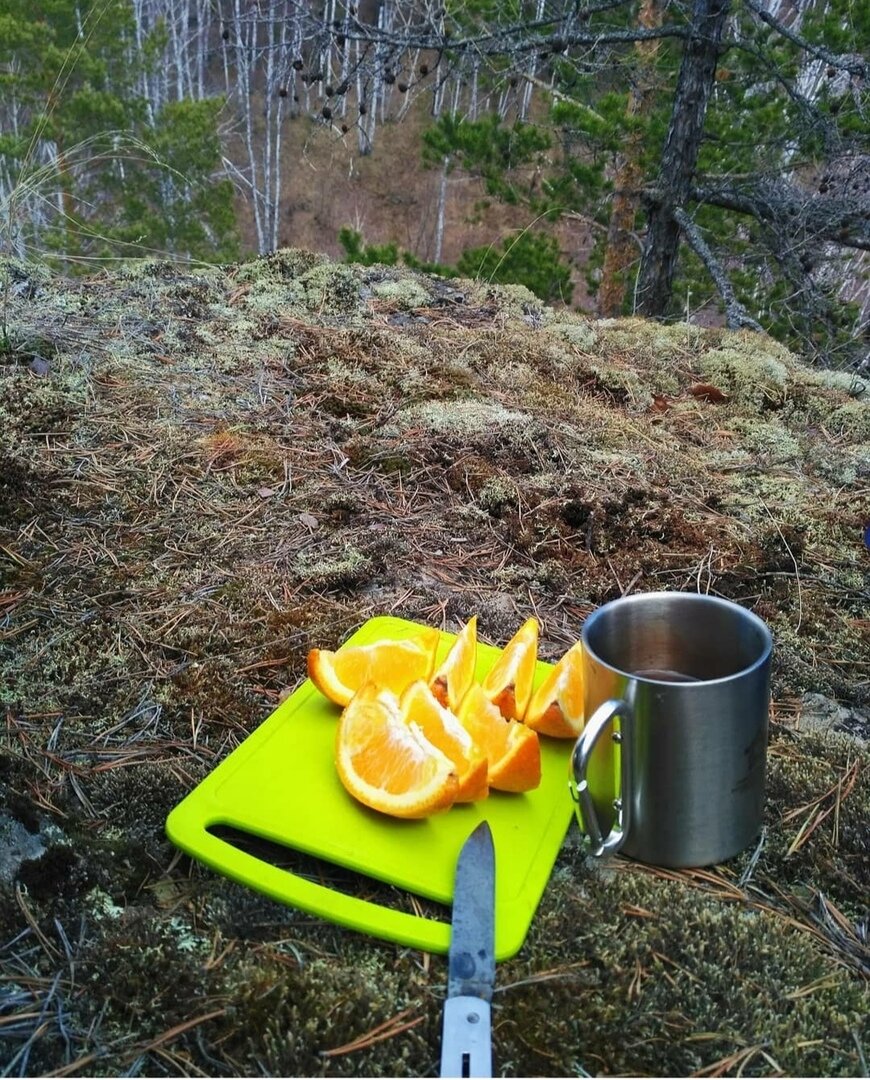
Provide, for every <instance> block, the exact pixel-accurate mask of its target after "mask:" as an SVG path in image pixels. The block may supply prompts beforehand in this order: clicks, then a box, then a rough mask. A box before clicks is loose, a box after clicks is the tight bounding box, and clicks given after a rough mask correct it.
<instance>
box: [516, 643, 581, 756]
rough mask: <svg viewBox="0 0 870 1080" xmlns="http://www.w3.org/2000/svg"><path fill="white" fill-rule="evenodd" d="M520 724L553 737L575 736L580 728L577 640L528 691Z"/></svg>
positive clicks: (578, 648)
mask: <svg viewBox="0 0 870 1080" xmlns="http://www.w3.org/2000/svg"><path fill="white" fill-rule="evenodd" d="M523 723H524V724H525V725H526V727H530V728H531V729H532V731H537V732H539V733H540V734H541V735H552V736H554V737H555V738H557V739H576V738H577V736H578V735H579V734H580V732H581V731H582V730H583V724H584V715H583V651H582V646H581V643H580V642H579V641H578V642H577V644H576V645H572V646H571V648H570V649H569V650H568V651H567V652H566V653H565V655H564V656H563V657H562V659H561V660H560V661H559V663H558V664H556V666H555V667H554V668H553V669H552V671H550V673H549V674H548V675H547V677H546V679H544V681H543V682H542V683H541V685H540V686H539V687H538V689H537V690H536V691H535V692H534V693H533V694H532V699H531V701H530V702H529V707H528V708H527V709H526V712H525V716H524V717H523Z"/></svg>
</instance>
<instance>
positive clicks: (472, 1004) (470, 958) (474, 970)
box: [441, 821, 495, 1077]
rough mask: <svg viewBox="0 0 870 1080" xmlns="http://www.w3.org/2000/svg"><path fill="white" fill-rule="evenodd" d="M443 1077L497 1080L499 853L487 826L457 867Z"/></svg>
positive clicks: (469, 842)
mask: <svg viewBox="0 0 870 1080" xmlns="http://www.w3.org/2000/svg"><path fill="white" fill-rule="evenodd" d="M447 962H448V971H447V1000H446V1001H445V1003H444V1028H443V1033H442V1037H441V1076H450V1077H453V1076H456V1077H464V1076H492V1041H491V1035H490V1008H489V1003H490V1001H491V1000H492V988H493V984H494V983H495V851H494V849H493V845H492V832H491V831H490V828H489V824H488V823H487V822H486V821H482V822H481V823H480V824H479V825H478V826H477V828H476V829H475V830H474V831H473V832H472V833H471V835H470V836H469V837H468V839H467V840H466V841H465V843H464V844H463V845H462V851H460V853H459V860H458V862H457V864H456V883H455V886H454V889H453V916H452V921H451V931H450V950H449V952H448V954H447Z"/></svg>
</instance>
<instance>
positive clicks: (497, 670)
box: [481, 618, 538, 720]
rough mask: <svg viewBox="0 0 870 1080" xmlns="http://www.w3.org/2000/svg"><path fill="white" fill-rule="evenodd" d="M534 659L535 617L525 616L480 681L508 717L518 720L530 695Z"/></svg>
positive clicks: (491, 698)
mask: <svg viewBox="0 0 870 1080" xmlns="http://www.w3.org/2000/svg"><path fill="white" fill-rule="evenodd" d="M537 661H538V620H537V619H535V618H531V619H526V621H525V622H524V623H523V625H522V626H521V627H520V628H519V630H517V632H516V633H515V634H514V636H513V637H512V638H511V639H510V641H509V642H508V643H507V645H505V647H504V649H503V650H502V654H501V656H500V657H499V658H498V660H496V662H495V664H493V666H492V668H491V669H490V670H489V672H488V673H487V675H486V678H485V679H484V680H483V683H482V684H481V685H482V686H483V691H484V693H485V694H486V696H487V697H488V698H489V700H490V701H491V702H492V703H493V704H494V705H497V706H498V708H499V709H500V710H501V712H502V715H503V716H505V717H506V718H507V719H508V720H520V719H522V717H523V714H524V713H525V711H526V709H527V708H528V704H529V698H530V697H531V696H532V680H533V679H534V676H535V664H536V663H537Z"/></svg>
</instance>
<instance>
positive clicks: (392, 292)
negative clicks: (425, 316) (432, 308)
mask: <svg viewBox="0 0 870 1080" xmlns="http://www.w3.org/2000/svg"><path fill="white" fill-rule="evenodd" d="M372 292H373V293H374V294H375V296H377V297H378V299H379V300H388V301H389V302H390V303H391V304H394V305H395V306H396V307H398V308H400V309H402V310H405V311H408V310H410V309H411V308H418V307H424V306H425V305H426V304H428V303H430V301H431V296H430V294H429V292H428V290H427V289H425V288H424V287H423V286H422V285H421V284H420V283H419V282H418V281H415V280H414V279H413V278H411V277H406V278H402V279H401V280H399V281H381V282H378V283H377V284H376V285H373V286H372Z"/></svg>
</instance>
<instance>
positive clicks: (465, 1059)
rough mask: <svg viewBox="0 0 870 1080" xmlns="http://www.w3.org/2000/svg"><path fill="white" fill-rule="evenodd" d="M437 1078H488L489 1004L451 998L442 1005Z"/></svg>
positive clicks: (490, 1065)
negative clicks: (441, 1029) (439, 1074)
mask: <svg viewBox="0 0 870 1080" xmlns="http://www.w3.org/2000/svg"><path fill="white" fill-rule="evenodd" d="M441 1076H450V1077H454V1076H455V1077H464V1076H487V1077H491V1076H492V1036H491V1034H490V1009H489V1002H488V1001H484V1000H483V998H479V997H465V996H459V997H451V998H448V999H447V1000H446V1001H445V1002H444V1030H443V1034H442V1037H441Z"/></svg>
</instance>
